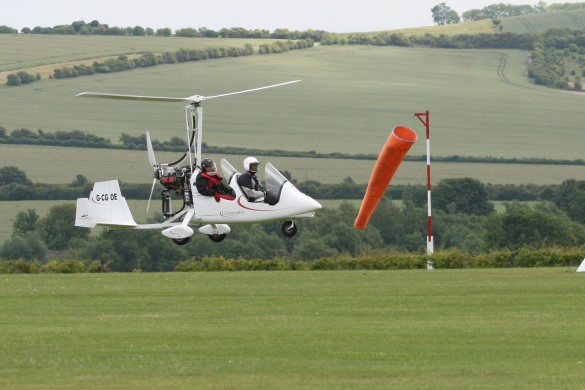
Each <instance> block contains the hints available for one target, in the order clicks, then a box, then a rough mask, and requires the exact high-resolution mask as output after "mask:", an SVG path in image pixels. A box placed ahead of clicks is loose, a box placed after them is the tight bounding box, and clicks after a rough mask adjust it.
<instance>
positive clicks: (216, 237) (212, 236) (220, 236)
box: [207, 234, 227, 242]
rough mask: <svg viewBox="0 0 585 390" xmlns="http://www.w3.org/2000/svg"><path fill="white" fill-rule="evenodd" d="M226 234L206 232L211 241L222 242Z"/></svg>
mask: <svg viewBox="0 0 585 390" xmlns="http://www.w3.org/2000/svg"><path fill="white" fill-rule="evenodd" d="M225 236H227V234H208V235H207V237H209V239H210V240H211V241H213V242H222V241H223V240H224V239H225Z"/></svg>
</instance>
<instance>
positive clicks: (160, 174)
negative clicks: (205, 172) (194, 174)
mask: <svg viewBox="0 0 585 390" xmlns="http://www.w3.org/2000/svg"><path fill="white" fill-rule="evenodd" d="M154 177H155V178H156V179H157V180H158V181H159V182H160V184H161V185H162V186H163V187H164V188H165V189H164V190H163V191H162V192H161V195H162V212H163V215H164V216H165V217H167V218H168V217H172V216H173V215H175V214H176V213H173V210H172V204H171V194H170V192H171V191H174V192H175V194H176V195H179V196H181V197H182V199H183V207H182V208H181V210H182V209H183V208H184V207H185V205H191V204H192V198H191V187H190V186H189V179H190V178H191V169H190V168H189V166H184V167H181V168H178V167H175V166H171V165H166V164H159V165H158V167H157V169H156V170H155V171H154ZM179 211H180V210H179Z"/></svg>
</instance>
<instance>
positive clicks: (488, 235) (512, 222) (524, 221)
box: [485, 202, 585, 249]
mask: <svg viewBox="0 0 585 390" xmlns="http://www.w3.org/2000/svg"><path fill="white" fill-rule="evenodd" d="M584 239H585V228H584V227H583V225H580V224H578V223H575V222H572V221H571V220H569V218H567V216H566V215H564V214H563V213H562V212H560V211H559V210H558V209H556V208H554V207H550V205H546V204H544V203H543V204H539V205H536V206H534V208H531V207H530V206H526V205H523V204H520V203H518V202H514V203H511V204H508V205H507V206H506V211H505V213H494V214H492V215H490V216H489V217H488V218H487V220H486V223H485V245H486V247H487V248H508V249H518V248H521V247H525V246H530V247H533V248H541V247H549V246H555V245H558V246H577V245H580V244H582V243H583V240H584Z"/></svg>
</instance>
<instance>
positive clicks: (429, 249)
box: [414, 111, 434, 269]
mask: <svg viewBox="0 0 585 390" xmlns="http://www.w3.org/2000/svg"><path fill="white" fill-rule="evenodd" d="M414 115H415V116H416V117H417V118H418V120H420V121H421V122H422V124H423V125H424V126H425V129H426V133H427V208H428V213H427V255H428V256H429V258H428V259H427V269H433V262H432V261H431V256H432V254H433V252H434V247H433V216H432V213H431V134H430V133H431V123H430V120H429V112H428V111H425V112H422V113H417V114H414Z"/></svg>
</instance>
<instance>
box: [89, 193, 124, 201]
mask: <svg viewBox="0 0 585 390" xmlns="http://www.w3.org/2000/svg"><path fill="white" fill-rule="evenodd" d="M92 200H93V202H94V203H106V202H114V201H116V200H118V194H117V193H113V194H97V195H96V196H94V199H92Z"/></svg>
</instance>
